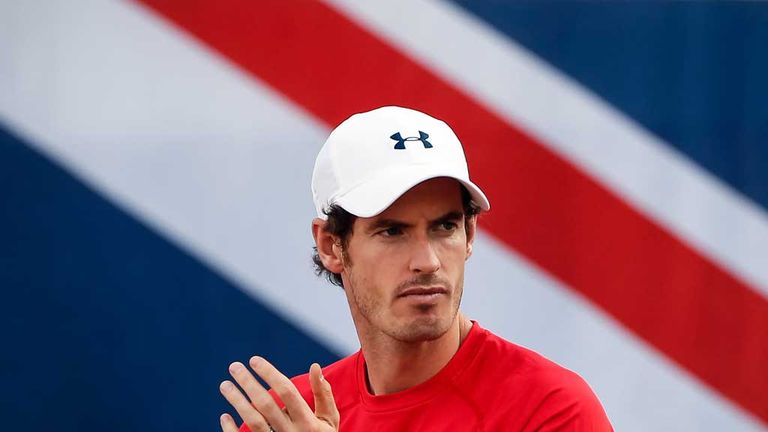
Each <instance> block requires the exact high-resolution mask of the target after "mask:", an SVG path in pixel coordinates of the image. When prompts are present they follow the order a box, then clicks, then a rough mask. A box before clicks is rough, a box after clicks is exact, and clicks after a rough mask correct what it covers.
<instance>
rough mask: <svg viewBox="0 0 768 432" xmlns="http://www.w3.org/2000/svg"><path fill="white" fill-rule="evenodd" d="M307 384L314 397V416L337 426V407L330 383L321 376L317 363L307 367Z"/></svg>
mask: <svg viewBox="0 0 768 432" xmlns="http://www.w3.org/2000/svg"><path fill="white" fill-rule="evenodd" d="M309 385H310V386H312V394H313V395H314V397H315V416H316V417H317V418H319V419H323V420H325V421H327V422H329V423H330V424H331V426H333V427H334V428H336V429H338V427H339V417H340V416H339V409H338V408H336V401H335V400H334V399H333V390H332V389H331V383H329V382H328V381H327V380H326V379H325V378H324V377H323V370H322V369H321V368H320V365H319V364H317V363H312V366H310V367H309Z"/></svg>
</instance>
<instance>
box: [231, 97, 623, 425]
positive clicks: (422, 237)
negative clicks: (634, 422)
mask: <svg viewBox="0 0 768 432" xmlns="http://www.w3.org/2000/svg"><path fill="white" fill-rule="evenodd" d="M312 192H313V195H314V201H315V207H316V210H317V215H318V217H317V218H316V219H314V221H313V222H312V234H313V235H314V239H315V245H316V251H317V253H316V256H315V257H314V261H315V264H316V266H317V268H318V272H319V273H325V274H326V275H327V276H328V278H329V280H331V281H332V282H334V283H336V284H337V285H340V286H342V287H343V289H344V293H345V295H346V297H347V302H348V303H349V309H350V312H351V314H352V319H353V321H354V323H355V329H356V330H357V334H358V338H359V340H360V345H361V350H360V351H359V352H358V353H356V354H353V355H351V356H349V357H347V358H344V359H342V360H340V361H338V362H336V363H334V364H332V365H330V366H327V367H325V368H324V369H322V370H321V369H320V367H319V366H318V365H317V364H313V365H312V366H311V367H310V370H309V373H308V374H306V375H302V376H298V377H295V378H293V379H292V380H289V379H288V378H286V377H285V376H283V375H282V374H281V373H280V372H279V371H278V370H277V369H275V368H274V367H273V366H272V365H270V364H269V363H268V362H267V361H266V360H264V359H262V358H259V357H253V358H252V359H251V361H250V365H251V368H252V369H253V371H254V372H255V373H256V374H257V375H258V376H260V377H261V378H262V379H264V381H265V382H266V383H267V384H268V385H269V386H270V387H271V388H272V390H271V393H270V392H267V391H266V390H265V389H264V387H262V386H261V384H259V383H258V381H257V380H256V378H255V377H254V375H253V374H252V373H251V372H250V371H249V370H248V369H247V368H246V367H245V366H244V365H242V364H240V363H237V362H236V363H233V364H232V365H231V366H230V373H231V374H232V376H233V378H234V379H235V381H236V382H237V383H238V384H239V385H240V387H241V388H242V391H241V390H239V389H238V388H237V387H236V386H235V385H234V384H233V383H231V382H229V381H225V382H224V383H222V385H221V392H222V394H223V395H224V397H225V398H226V399H227V400H228V401H229V402H230V403H231V404H232V406H233V407H234V408H235V409H236V410H237V412H238V413H239V414H240V416H241V417H242V418H243V421H244V424H243V426H242V428H241V430H243V431H247V430H249V429H250V430H252V431H254V432H256V431H270V430H274V431H277V432H289V431H336V430H342V431H365V432H373V431H555V430H557V431H610V430H612V429H611V425H610V423H609V421H608V419H607V417H606V415H605V412H604V410H603V408H602V406H601V405H600V402H599V401H598V400H597V398H596V397H595V395H594V394H593V393H592V391H591V390H590V388H589V387H588V386H587V384H586V383H585V382H584V381H583V380H582V379H581V378H580V377H579V376H578V375H576V374H575V373H573V372H570V371H568V370H566V369H564V368H562V367H560V366H558V365H556V364H555V363H552V362H551V361H549V360H547V359H545V358H543V357H541V356H540V355H538V354H536V353H534V352H532V351H529V350H527V349H525V348H522V347H519V346H517V345H514V344H512V343H510V342H507V341H505V340H503V339H501V338H499V337H498V336H495V335H494V334H492V333H490V332H489V331H487V330H485V329H483V328H482V327H480V325H479V324H478V323H476V322H473V321H470V320H469V319H468V318H467V317H466V316H464V315H463V314H462V313H461V312H460V311H459V303H460V300H461V295H462V292H463V282H464V263H465V261H466V260H467V259H468V258H469V257H470V255H472V245H473V240H474V236H475V230H476V221H477V217H476V214H477V213H479V212H483V211H487V210H489V208H490V205H489V203H488V200H487V199H486V197H485V195H484V194H483V192H482V191H481V190H480V189H479V188H478V187H477V186H476V185H475V184H473V183H472V182H471V181H470V179H469V173H468V169H467V164H466V160H465V158H464V153H463V149H462V147H461V143H460V142H459V140H458V138H457V137H456V135H455V134H454V133H453V131H452V130H451V129H450V127H448V125H447V124H445V123H444V122H442V121H439V120H437V119H434V118H432V117H430V116H428V115H426V114H423V113H420V112H418V111H413V110H410V109H406V108H400V107H383V108H379V109H376V110H373V111H370V112H366V113H362V114H356V115H353V116H352V117H350V118H349V119H347V120H346V121H344V122H343V123H341V124H340V125H339V126H338V127H337V128H336V129H335V130H334V131H333V132H332V133H331V135H330V136H329V138H328V140H327V141H326V143H325V145H324V146H323V148H322V149H321V150H320V153H319V155H318V156H317V160H316V162H315V170H314V173H313V177H312ZM491 301H492V300H491ZM221 427H222V430H223V431H225V432H235V431H237V426H236V425H235V423H234V420H233V419H232V417H231V416H229V415H228V414H224V415H223V416H222V417H221Z"/></svg>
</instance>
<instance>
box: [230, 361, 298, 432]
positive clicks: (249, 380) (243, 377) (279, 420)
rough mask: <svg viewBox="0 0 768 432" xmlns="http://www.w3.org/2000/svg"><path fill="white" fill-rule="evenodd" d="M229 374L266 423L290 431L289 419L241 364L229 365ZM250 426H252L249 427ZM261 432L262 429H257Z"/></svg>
mask: <svg viewBox="0 0 768 432" xmlns="http://www.w3.org/2000/svg"><path fill="white" fill-rule="evenodd" d="M229 373H230V375H232V378H234V379H235V381H237V383H238V384H240V387H242V388H243V390H244V391H245V394H247V395H248V398H249V399H250V400H251V402H250V405H251V406H252V407H254V408H255V409H256V410H258V412H259V413H260V414H261V415H262V416H263V417H264V419H266V422H267V423H269V424H270V425H272V427H274V428H275V429H277V430H281V429H282V430H286V429H288V419H287V418H286V416H285V414H284V413H283V412H282V410H280V408H279V407H278V406H277V403H275V400H274V399H272V396H270V395H269V392H267V390H266V389H265V388H264V386H262V385H261V384H260V383H259V382H258V381H257V380H256V378H255V377H254V376H253V374H251V372H250V371H249V370H248V369H246V367H245V366H244V365H243V364H242V363H240V362H234V363H232V364H231V365H229ZM249 426H250V425H249ZM257 430H261V429H257Z"/></svg>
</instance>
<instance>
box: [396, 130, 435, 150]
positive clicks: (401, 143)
mask: <svg viewBox="0 0 768 432" xmlns="http://www.w3.org/2000/svg"><path fill="white" fill-rule="evenodd" d="M390 138H392V139H393V140H395V141H397V144H395V150H405V142H406V141H421V143H422V144H424V148H432V144H430V143H429V141H427V138H429V135H428V134H427V133H425V132H422V131H419V136H418V138H417V137H407V138H403V137H402V136H401V135H400V132H397V133H394V134H392V136H390Z"/></svg>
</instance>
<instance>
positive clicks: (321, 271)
mask: <svg viewBox="0 0 768 432" xmlns="http://www.w3.org/2000/svg"><path fill="white" fill-rule="evenodd" d="M461 204H462V207H463V208H464V230H465V231H468V230H469V223H470V220H471V219H472V218H473V217H475V216H476V215H477V214H478V213H480V207H478V206H477V204H475V203H474V202H472V197H471V196H470V195H469V191H467V188H465V187H464V186H462V187H461ZM324 213H325V215H326V216H328V219H327V222H326V224H325V227H324V228H322V229H324V230H325V231H326V232H328V233H330V234H332V235H333V236H334V237H336V238H338V239H339V242H340V245H341V250H342V254H344V258H345V259H348V258H347V257H346V253H347V252H346V250H347V245H348V242H349V234H350V233H351V232H352V225H354V223H355V219H357V216H355V215H353V214H352V213H350V212H348V211H346V210H344V209H343V208H341V207H340V206H338V205H336V204H333V205H331V207H330V208H328V209H327V210H325V211H324ZM312 250H313V253H312V262H313V263H314V264H315V274H316V275H317V276H323V275H325V277H326V278H327V279H328V282H330V283H332V284H334V285H337V286H340V287H342V288H344V283H343V282H342V280H341V275H340V274H339V273H333V272H332V271H330V270H328V269H327V268H325V266H324V265H323V262H322V261H321V260H320V255H319V254H318V253H317V246H315V247H313V248H312Z"/></svg>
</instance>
